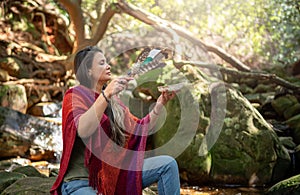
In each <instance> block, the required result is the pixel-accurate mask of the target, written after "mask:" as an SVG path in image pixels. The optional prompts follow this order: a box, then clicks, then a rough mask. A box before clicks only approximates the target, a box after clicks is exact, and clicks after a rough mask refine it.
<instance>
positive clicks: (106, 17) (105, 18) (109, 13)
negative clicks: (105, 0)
mask: <svg viewBox="0 0 300 195" xmlns="http://www.w3.org/2000/svg"><path fill="white" fill-rule="evenodd" d="M115 13H117V9H116V6H115V4H110V6H109V7H108V8H107V9H106V10H105V12H104V13H103V15H102V16H101V19H100V22H99V24H98V26H97V29H96V31H95V34H94V36H93V38H92V39H91V42H90V43H91V45H96V44H97V43H98V42H99V41H100V40H101V39H102V38H103V36H104V34H105V32H106V30H107V27H108V24H109V22H110V20H111V19H112V17H113V16H114V15H115Z"/></svg>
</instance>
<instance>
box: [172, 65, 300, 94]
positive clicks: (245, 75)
mask: <svg viewBox="0 0 300 195" xmlns="http://www.w3.org/2000/svg"><path fill="white" fill-rule="evenodd" d="M187 64H190V65H193V66H196V67H199V68H206V69H210V70H217V71H219V72H221V73H222V75H223V76H224V75H225V74H229V75H231V76H233V77H234V78H238V79H240V78H252V79H257V80H259V79H264V80H267V81H268V82H269V83H272V84H273V83H275V84H277V85H279V86H282V87H285V88H287V89H290V90H293V91H295V92H296V93H299V92H300V86H299V85H295V84H293V83H290V82H288V81H286V80H284V79H282V78H280V77H278V76H276V75H275V74H268V73H262V72H242V71H237V70H234V69H229V68H225V67H221V66H218V65H216V64H206V63H203V62H197V61H180V62H175V64H174V65H175V66H176V67H177V68H180V67H182V66H184V65H187Z"/></svg>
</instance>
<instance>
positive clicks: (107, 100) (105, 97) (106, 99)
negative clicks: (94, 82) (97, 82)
mask: <svg viewBox="0 0 300 195" xmlns="http://www.w3.org/2000/svg"><path fill="white" fill-rule="evenodd" d="M102 95H103V97H104V99H105V101H106V102H107V103H108V104H109V99H108V98H107V96H106V95H105V93H104V90H102Z"/></svg>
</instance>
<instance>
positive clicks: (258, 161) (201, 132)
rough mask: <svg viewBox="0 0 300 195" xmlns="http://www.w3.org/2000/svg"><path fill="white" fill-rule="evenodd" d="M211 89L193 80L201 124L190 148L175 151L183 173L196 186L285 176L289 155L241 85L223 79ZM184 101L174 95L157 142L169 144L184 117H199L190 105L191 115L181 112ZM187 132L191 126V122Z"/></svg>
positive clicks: (191, 120)
mask: <svg viewBox="0 0 300 195" xmlns="http://www.w3.org/2000/svg"><path fill="white" fill-rule="evenodd" d="M208 88H209V86H208V85H207V86H206V85H205V84H203V82H201V83H200V84H198V85H195V91H194V93H195V94H196V95H197V94H198V97H199V108H200V109H199V115H198V116H199V126H198V129H197V132H196V134H195V136H194V138H193V139H192V142H191V143H190V145H189V146H188V147H187V149H185V151H184V152H182V153H181V155H179V156H175V157H177V160H178V164H179V168H180V170H181V177H182V178H183V179H186V180H187V181H188V182H189V183H193V184H198V185H199V184H203V183H207V182H217V183H218V184H221V183H223V184H228V183H231V184H239V185H264V184H268V183H270V182H274V181H278V180H280V179H283V178H285V177H286V176H287V175H286V174H287V172H288V169H289V165H290V161H291V160H290V156H289V154H288V152H287V150H286V149H285V148H284V147H283V145H282V144H281V142H280V140H279V138H278V137H277V135H276V133H275V132H274V131H273V130H272V127H271V126H270V125H269V124H268V123H267V122H266V121H265V120H264V118H263V117H262V116H261V115H260V113H259V112H258V111H257V110H256V109H255V108H254V107H253V106H252V105H251V103H250V102H249V101H248V100H247V99H246V98H245V97H243V95H242V94H241V93H240V92H238V91H237V90H235V89H233V88H230V87H226V88H225V87H224V85H222V84H220V85H216V86H211V87H210V88H211V92H209V91H208ZM189 101H191V100H189ZM180 103H182V100H179V99H176V100H173V101H172V102H170V103H169V104H168V106H167V107H166V109H167V113H168V115H167V116H166V122H165V124H164V125H163V127H162V128H161V129H160V130H159V131H158V132H157V133H156V134H155V139H154V144H155V147H160V146H162V145H164V144H166V143H168V142H169V140H170V139H172V137H173V136H174V135H175V134H176V133H177V132H176V131H178V130H181V129H179V128H178V126H179V121H180V120H181V121H185V122H186V123H191V124H192V123H194V122H195V119H194V118H193V117H192V116H193V113H192V112H193V111H192V110H191V113H190V115H189V114H186V115H182V113H181V110H180V107H179V106H178V105H180ZM176 105H177V107H176ZM224 105H225V106H224ZM183 131H189V127H188V126H186V128H185V129H183ZM176 144H179V145H180V144H182V143H180V142H178V143H176ZM172 149H173V150H176V149H177V146H176V145H174V147H173V148H172ZM172 149H171V150H172Z"/></svg>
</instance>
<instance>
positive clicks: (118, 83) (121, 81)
mask: <svg viewBox="0 0 300 195" xmlns="http://www.w3.org/2000/svg"><path fill="white" fill-rule="evenodd" d="M131 80H133V78H132V77H127V76H123V77H118V78H115V79H113V80H112V81H111V82H110V83H109V84H108V85H107V86H106V88H105V94H106V96H107V97H108V98H111V97H112V96H114V95H116V94H118V93H120V92H121V91H123V90H124V89H126V87H127V86H128V82H129V81H131Z"/></svg>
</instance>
